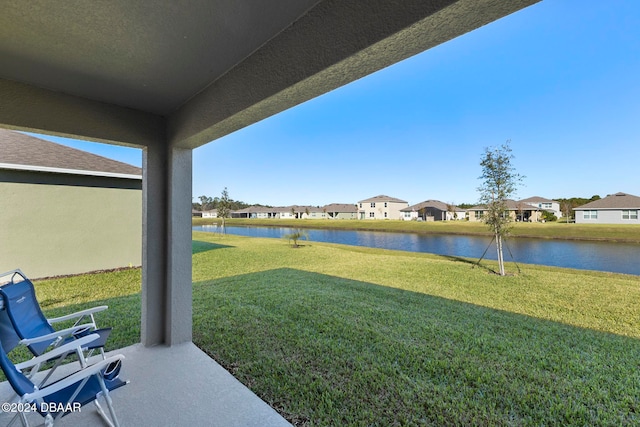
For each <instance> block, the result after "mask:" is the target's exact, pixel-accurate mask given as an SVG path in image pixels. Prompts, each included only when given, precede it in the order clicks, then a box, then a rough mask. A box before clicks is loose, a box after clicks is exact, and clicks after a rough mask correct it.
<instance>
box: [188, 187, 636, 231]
mask: <svg viewBox="0 0 640 427" xmlns="http://www.w3.org/2000/svg"><path fill="white" fill-rule="evenodd" d="M507 209H508V210H509V212H510V214H511V215H512V217H513V218H514V219H515V220H517V221H525V222H542V221H544V217H545V212H549V213H552V214H553V215H555V216H556V217H558V218H560V217H562V216H563V214H562V211H561V209H560V203H559V202H558V201H555V200H550V199H545V198H543V197H538V196H535V197H529V198H526V199H522V200H517V201H516V200H508V201H507ZM573 210H574V211H576V222H578V223H582V222H591V223H634V224H638V223H639V222H638V211H639V210H640V197H637V196H633V195H630V194H626V193H616V194H612V195H609V196H607V197H605V198H603V199H600V200H596V201H593V202H590V203H587V204H585V205H583V206H580V207H578V208H574V209H573ZM485 211H486V207H485V206H483V205H478V206H474V207H471V208H468V209H462V208H459V207H458V206H455V205H452V204H448V203H444V202H441V201H439V200H425V201H424V202H420V203H417V204H415V205H411V206H410V205H409V202H407V201H405V200H401V199H398V198H395V197H390V196H386V195H379V196H375V197H371V198H368V199H364V200H360V201H358V202H357V203H355V204H349V203H331V204H328V205H325V206H305V205H292V206H280V207H265V206H250V207H248V208H244V209H240V210H236V211H233V212H232V213H231V217H232V218H279V219H396V220H405V221H412V220H413V221H415V220H422V221H453V220H468V221H480V220H482V217H483V215H484V213H485ZM598 212H601V213H600V215H598ZM193 215H194V216H202V217H204V218H216V217H217V211H216V210H215V209H214V210H210V211H204V212H199V211H193ZM605 221H606V222H605Z"/></svg>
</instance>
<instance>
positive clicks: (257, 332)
mask: <svg viewBox="0 0 640 427" xmlns="http://www.w3.org/2000/svg"><path fill="white" fill-rule="evenodd" d="M193 236H194V240H193V282H194V285H193V303H194V306H193V320H194V326H193V331H194V343H195V344H196V345H198V347H200V348H201V349H202V350H203V351H205V352H206V353H207V354H209V355H210V356H211V357H213V358H214V359H215V360H216V361H218V363H220V364H221V365H222V366H224V367H225V368H226V369H228V370H229V371H230V372H231V373H232V374H233V375H234V376H235V377H236V378H238V379H239V380H240V381H241V382H243V383H244V384H245V385H247V386H248V387H249V388H251V389H252V390H253V391H254V392H255V393H256V394H257V395H258V396H260V397H261V398H262V399H263V400H265V401H266V402H267V403H269V404H270V405H272V406H273V407H274V408H275V409H276V410H278V411H279V412H280V413H281V414H282V415H283V416H285V418H287V419H288V420H289V421H290V422H292V423H293V424H294V425H297V426H332V425H384V426H387V425H429V424H432V425H505V426H507V425H525V426H526V425H637V424H639V423H640V406H639V402H640V370H638V366H640V319H639V318H638V315H637V314H638V313H639V312H640V277H638V276H632V275H623V274H612V273H600V272H592V271H581V270H580V271H578V270H570V269H562V268H555V267H542V266H536V265H524V266H523V265H521V266H520V267H521V269H522V272H521V273H520V274H517V275H512V276H508V277H498V276H496V275H494V274H492V273H490V271H489V270H490V269H491V268H493V264H492V262H486V263H485V262H483V264H482V266H481V267H475V268H473V267H472V263H473V261H470V260H465V259H461V258H456V259H454V258H449V257H443V256H437V255H431V254H421V253H411V252H402V251H389V250H380V249H371V248H362V247H350V246H344V245H337V244H327V243H316V242H302V245H301V247H299V248H296V249H294V248H290V247H289V245H288V242H287V241H286V240H277V239H258V238H248V237H241V236H233V235H218V234H213V233H194V234H193ZM507 270H508V271H510V272H514V271H515V268H514V266H513V265H512V264H510V263H508V264H507ZM139 281H140V274H139V270H135V269H134V270H123V271H117V272H108V273H101V274H95V275H86V276H74V277H70V278H58V279H53V280H48V281H38V282H36V288H37V293H38V299H39V300H40V301H44V303H45V304H44V305H45V307H46V310H47V314H48V315H51V316H53V315H58V314H62V313H65V312H68V311H70V310H75V309H78V308H82V307H84V306H87V305H94V304H95V303H100V304H107V305H109V310H107V313H108V314H106V316H108V317H106V318H101V319H99V322H100V324H101V325H105V326H113V327H114V330H113V333H112V337H111V339H110V346H111V347H110V348H118V347H123V346H126V345H130V344H133V343H135V342H137V341H138V340H139V333H140V330H139V327H140V326H139V319H140V294H139V286H140V285H139V283H140V282H139ZM103 288H104V291H103V290H102V289H103ZM96 289H100V295H97V296H94V295H93V293H94V292H95V291H96ZM107 295H108V296H107ZM76 298H79V301H83V303H82V304H80V305H74V306H71V305H70V301H75V300H76Z"/></svg>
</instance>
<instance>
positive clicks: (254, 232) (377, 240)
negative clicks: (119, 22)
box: [193, 225, 640, 275]
mask: <svg viewBox="0 0 640 427" xmlns="http://www.w3.org/2000/svg"><path fill="white" fill-rule="evenodd" d="M193 230H194V231H207V232H214V233H218V232H219V231H220V230H219V228H218V227H217V226H215V225H203V226H194V227H193ZM294 231H296V230H295V229H293V228H286V227H226V232H227V233H228V234H237V235H241V236H249V237H270V238H282V237H283V236H284V235H286V234H289V233H293V232H294ZM306 231H307V233H308V234H309V240H310V241H312V242H313V241H316V242H328V243H341V244H344V245H353V246H368V247H371V248H381V249H394V250H402V251H412V252H428V253H432V254H438V255H446V256H453V257H465V258H476V259H479V258H480V257H481V256H482V254H483V253H484V252H485V250H487V248H488V250H487V252H486V255H485V258H486V259H493V260H495V259H497V257H496V250H495V246H494V244H492V243H491V237H478V236H459V235H423V234H415V233H391V232H376V231H354V230H317V229H307V230H306ZM489 246H490V247H489ZM504 259H505V261H507V262H510V261H515V262H516V263H525V264H540V265H549V266H555V267H566V268H576V269H581V270H598V271H608V272H613V273H626V274H635V275H640V244H636V243H611V242H585V241H575V240H545V239H530V238H517V239H515V238H514V239H509V240H508V241H507V246H506V248H505V251H504Z"/></svg>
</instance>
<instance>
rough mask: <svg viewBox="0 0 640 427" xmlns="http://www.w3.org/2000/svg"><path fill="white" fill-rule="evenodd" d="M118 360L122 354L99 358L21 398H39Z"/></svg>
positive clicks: (30, 399) (122, 357)
mask: <svg viewBox="0 0 640 427" xmlns="http://www.w3.org/2000/svg"><path fill="white" fill-rule="evenodd" d="M118 360H124V355H122V354H116V355H115V356H111V357H109V358H108V359H105V360H101V361H100V362H97V363H95V364H93V365H90V366H87V367H86V368H83V369H81V370H79V371H78V372H76V373H74V374H71V375H69V376H68V377H66V378H64V379H62V380H60V381H56V382H55V383H53V384H50V385H48V386H46V387H43V388H42V389H40V390H36V391H34V392H33V393H26V394H25V395H24V396H22V399H23V400H25V401H32V400H35V399H39V398H41V397H43V396H48V395H50V394H52V393H55V392H57V391H60V390H62V389H63V388H65V387H68V386H70V385H73V384H75V383H77V382H79V381H82V380H83V379H85V378H88V377H90V376H91V375H95V374H97V373H98V372H100V371H102V370H103V369H104V368H106V367H107V366H109V364H110V363H113V362H115V361H118Z"/></svg>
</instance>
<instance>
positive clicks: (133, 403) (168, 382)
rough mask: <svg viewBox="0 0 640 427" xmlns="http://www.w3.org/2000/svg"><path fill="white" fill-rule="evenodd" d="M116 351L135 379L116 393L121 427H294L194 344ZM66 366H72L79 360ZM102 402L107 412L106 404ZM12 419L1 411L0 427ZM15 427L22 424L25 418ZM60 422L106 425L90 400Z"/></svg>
mask: <svg viewBox="0 0 640 427" xmlns="http://www.w3.org/2000/svg"><path fill="white" fill-rule="evenodd" d="M112 353H113V354H117V353H120V354H123V355H124V356H125V357H126V359H125V360H124V362H123V367H122V371H121V373H120V378H122V379H128V380H130V381H131V382H130V384H128V385H126V386H125V387H122V388H119V389H117V390H114V392H113V393H112V394H111V396H112V398H113V402H114V407H115V410H116V414H117V416H118V420H119V421H120V425H121V426H122V427H125V426H133V427H137V426H172V427H174V426H220V427H252V426H255V427H271V426H273V427H279V426H283V427H285V426H291V424H289V423H288V422H287V421H286V420H285V419H284V418H282V417H281V416H280V415H279V414H278V413H277V412H276V411H275V410H274V409H273V408H271V407H270V406H269V405H267V404H266V403H265V402H263V401H262V400H261V399H260V398H258V397H257V396H256V395H255V394H254V393H253V392H251V390H249V389H248V388H246V387H245V386H244V385H242V384H241V383H240V382H239V381H238V380H236V379H235V378H234V377H233V376H232V375H231V374H229V373H228V372H227V371H226V370H225V369H223V368H222V367H221V366H220V365H218V364H217V363H216V362H215V361H214V360H213V359H211V358H210V357H209V356H207V355H206V354H205V353H204V352H202V351H201V350H200V349H199V348H198V347H196V346H195V345H194V344H192V343H185V344H180V345H176V346H173V347H165V346H157V347H150V348H147V347H144V346H142V345H140V344H137V345H133V346H130V347H126V348H122V349H119V350H116V351H114V352H112ZM63 368H67V369H70V370H73V369H75V368H77V364H75V363H74V364H71V365H67V366H65V367H63ZM61 369H62V368H61ZM12 396H14V394H13V391H12V390H11V387H10V386H9V384H8V383H6V382H3V383H0V402H8V401H12ZM102 406H103V408H104V409H105V411H106V409H107V408H106V405H104V404H103V405H102ZM11 417H12V414H7V413H0V425H6V424H7V423H8V422H9V420H10V419H11ZM28 419H29V421H30V423H31V425H33V426H36V425H40V424H42V422H43V418H42V417H40V416H39V415H38V414H30V415H29V417H28ZM14 425H16V426H20V422H19V421H17V423H15V424H14ZM55 425H56V426H60V427H62V426H93V425H96V426H101V425H106V424H105V423H104V422H103V420H102V419H101V418H100V416H99V415H98V413H97V412H96V409H95V406H93V404H90V405H86V406H84V407H83V408H82V411H81V412H80V413H75V414H70V415H68V416H66V417H64V418H62V419H60V420H58V421H56V423H55Z"/></svg>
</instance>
